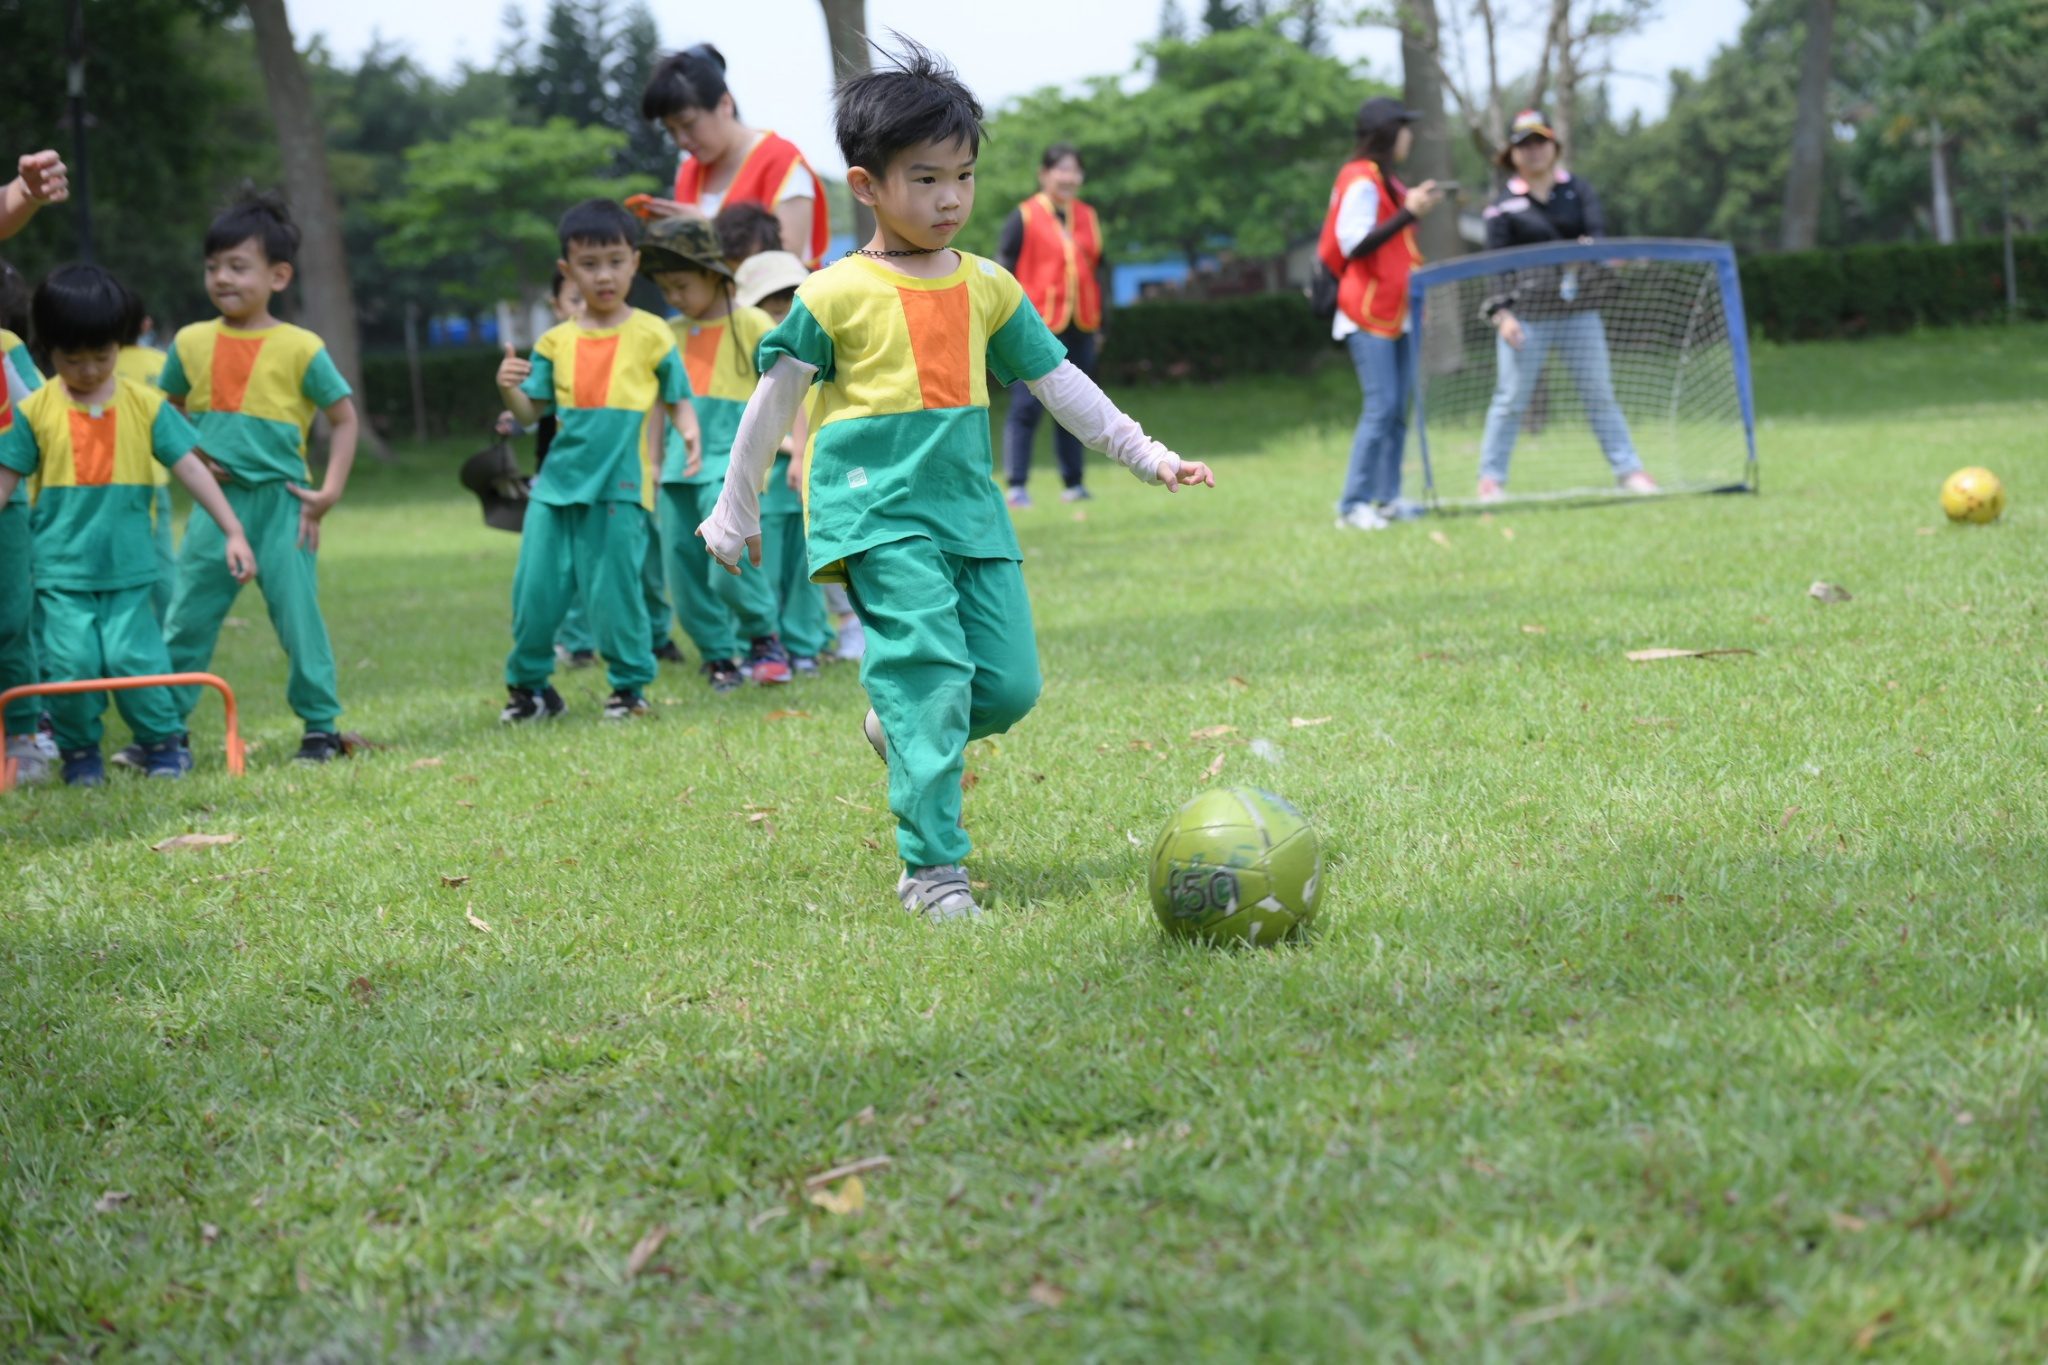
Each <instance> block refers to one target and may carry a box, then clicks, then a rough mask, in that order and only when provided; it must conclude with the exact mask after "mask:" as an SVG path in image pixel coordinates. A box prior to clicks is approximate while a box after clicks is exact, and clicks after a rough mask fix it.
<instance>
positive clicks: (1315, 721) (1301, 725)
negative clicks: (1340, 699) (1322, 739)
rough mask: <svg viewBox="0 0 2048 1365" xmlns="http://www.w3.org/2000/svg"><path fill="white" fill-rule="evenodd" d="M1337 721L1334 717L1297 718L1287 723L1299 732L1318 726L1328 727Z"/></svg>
mask: <svg viewBox="0 0 2048 1365" xmlns="http://www.w3.org/2000/svg"><path fill="white" fill-rule="evenodd" d="M1335 719H1336V717H1334V716H1296V717H1294V718H1293V719H1291V720H1289V721H1288V722H1287V723H1288V724H1289V725H1291V726H1293V727H1294V728H1295V729H1297V730H1307V729H1309V728H1311V727H1313V726H1317V725H1328V724H1329V723H1330V722H1331V721H1332V720H1335Z"/></svg>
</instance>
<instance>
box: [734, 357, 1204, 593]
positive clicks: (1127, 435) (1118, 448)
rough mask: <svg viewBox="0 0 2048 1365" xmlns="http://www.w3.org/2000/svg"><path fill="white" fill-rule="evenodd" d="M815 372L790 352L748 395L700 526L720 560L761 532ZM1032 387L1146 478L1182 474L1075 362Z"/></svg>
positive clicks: (1176, 460) (1086, 439)
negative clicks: (776, 471)
mask: <svg viewBox="0 0 2048 1365" xmlns="http://www.w3.org/2000/svg"><path fill="white" fill-rule="evenodd" d="M816 374H817V369H816V368H815V367H814V366H810V365H806V364H804V363H803V362H802V361H801V360H798V359H796V358H795V357H794V356H787V355H785V356H782V357H781V358H780V359H778V360H777V361H776V362H775V364H774V366H773V367H772V368H771V369H770V370H769V371H768V373H766V374H764V375H762V376H761V381H760V383H759V384H757V385H755V386H754V396H753V397H752V398H750V399H748V400H747V410H746V412H745V413H744V414H743V415H742V416H741V417H740V425H739V430H738V431H737V432H735V433H734V435H733V443H732V462H731V464H730V465H729V466H728V467H727V470H726V475H725V489H724V491H723V492H721V493H720V494H719V495H718V504H717V506H715V507H714V508H712V510H711V515H710V516H709V517H706V518H705V519H704V524H703V525H701V526H699V527H698V528H697V533H698V534H699V535H700V536H702V537H703V538H704V544H705V547H706V548H707V549H709V550H710V551H711V553H712V554H713V555H716V556H717V557H718V559H719V561H720V562H721V563H724V564H738V563H739V562H740V557H741V556H742V555H744V554H745V553H746V548H747V540H748V538H749V537H751V536H757V535H759V534H761V484H762V481H763V480H764V479H765V478H766V477H767V474H768V470H769V467H770V466H771V465H773V464H774V462H775V452H776V450H777V449H778V448H779V447H780V446H781V445H782V439H783V437H785V436H787V435H789V430H790V427H791V426H792V425H794V424H795V422H796V416H797V413H798V412H800V411H802V409H803V402H804V395H805V394H806V393H807V392H809V390H810V386H811V379H812V376H814V375H816ZM1025 387H1026V388H1028V389H1030V390H1031V395H1032V397H1034V398H1036V399H1037V400H1038V401H1039V402H1040V403H1042V404H1044V405H1045V410H1046V411H1047V412H1050V413H1051V414H1052V415H1053V420H1054V421H1056V422H1058V423H1059V424H1060V425H1061V426H1063V427H1065V428H1066V429H1067V430H1068V431H1070V432H1072V433H1073V434H1074V435H1075V436H1077V437H1078V438H1080V441H1081V444H1083V445H1085V446H1087V447H1088V448H1089V449H1090V450H1098V451H1101V452H1102V453H1103V454H1105V455H1107V456H1109V458H1111V459H1112V460H1115V461H1116V462H1117V463H1118V464H1120V465H1122V466H1124V468H1126V469H1128V470H1130V471H1131V473H1132V474H1134V475H1136V476H1137V478H1138V479H1139V480H1140V481H1141V482H1144V483H1165V482H1167V481H1168V480H1170V479H1175V478H1177V477H1178V476H1179V474H1180V466H1181V461H1180V457H1179V456H1177V455H1175V454H1174V453H1173V452H1172V451H1170V450H1168V449H1167V448H1166V447H1165V446H1163V445H1161V444H1160V443H1159V442H1157V441H1155V440H1153V439H1152V438H1151V437H1149V436H1147V435H1146V434H1145V431H1144V428H1142V427H1140V426H1139V425H1138V424H1137V422H1136V421H1135V420H1133V419H1132V418H1131V417H1129V416H1127V415H1126V414H1125V413H1123V412H1122V411H1120V410H1119V409H1118V408H1117V406H1116V404H1115V403H1112V402H1111V401H1110V400H1109V395H1108V394H1106V393H1104V392H1103V391H1102V390H1101V389H1100V388H1099V387H1097V385H1096V383H1095V381H1094V380H1092V379H1090V378H1089V377H1088V376H1087V375H1085V374H1083V373H1082V372H1081V370H1080V368H1079V367H1078V366H1076V365H1075V364H1074V363H1073V362H1072V361H1061V362H1060V364H1059V366H1058V367H1057V368H1056V369H1054V370H1053V371H1052V372H1051V373H1049V374H1047V375H1046V376H1044V377H1043V378H1041V379H1029V380H1026V381H1025Z"/></svg>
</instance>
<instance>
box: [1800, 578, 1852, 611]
mask: <svg viewBox="0 0 2048 1365" xmlns="http://www.w3.org/2000/svg"><path fill="white" fill-rule="evenodd" d="M1806 595H1807V596H1808V597H1811V598H1812V599H1813V600H1814V601H1816V602H1819V603H1821V604H1822V605H1823V606H1825V605H1829V604H1831V603H1835V602H1849V601H1853V600H1855V599H1854V598H1853V597H1852V596H1851V595H1850V592H1849V590H1848V589H1847V588H1844V587H1842V586H1840V585H1839V584H1835V583H1827V582H1823V581H1822V580H1821V579H1818V578H1816V579H1814V580H1813V586H1812V587H1810V588H1808V589H1807V590H1806Z"/></svg>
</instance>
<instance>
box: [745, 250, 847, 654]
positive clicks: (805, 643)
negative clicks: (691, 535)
mask: <svg viewBox="0 0 2048 1365" xmlns="http://www.w3.org/2000/svg"><path fill="white" fill-rule="evenodd" d="M726 212H728V213H729V212H731V210H730V209H728V210H726ZM721 216H723V215H721ZM810 273H811V272H810V271H809V270H807V269H806V268H805V267H804V263H803V262H802V261H800V260H798V259H797V258H796V256H795V255H794V254H792V253H790V252H787V251H764V252H761V253H760V254H758V255H754V256H749V257H747V259H746V260H744V261H742V262H741V263H740V267H739V273H738V275H737V276H736V277H735V279H734V290H733V293H734V297H735V298H737V299H738V300H739V302H740V305H741V306H742V307H746V308H756V307H757V308H759V309H760V310H761V311H762V312H763V313H765V314H767V315H768V317H769V318H770V319H771V320H772V321H774V322H777V323H780V322H781V321H782V320H783V319H784V318H786V317H788V316H789V310H790V308H791V306H792V305H794V304H795V302H796V289H797V286H798V285H800V284H802V283H803V282H804V277H805V276H807V275H809V274H810ZM809 435H810V433H809V429H808V427H807V426H806V424H805V422H804V419H803V418H802V417H798V418H797V424H796V430H794V431H792V432H791V433H790V434H789V436H788V437H786V438H785V439H784V440H783V442H782V445H781V447H780V448H779V449H778V450H777V452H776V456H775V465H774V467H773V468H772V469H771V470H769V472H768V486H767V487H766V488H763V489H762V490H761V554H762V556H763V558H764V567H765V568H766V569H767V573H768V581H769V582H770V583H771V584H773V585H774V587H775V599H776V603H777V606H778V610H779V612H780V621H781V626H782V643H783V645H784V647H785V648H787V649H788V650H789V656H790V658H789V666H790V669H791V671H792V672H794V673H795V674H796V675H797V676H798V677H805V676H809V675H812V674H815V673H816V672H817V671H818V657H819V656H820V655H821V654H823V653H824V652H825V650H826V649H827V647H829V646H830V645H831V644H832V622H831V620H830V619H829V618H828V617H827V616H826V615H825V593H824V589H823V588H821V587H819V585H817V584H816V583H813V582H812V581H811V569H810V558H809V554H810V551H809V547H808V545H807V544H806V543H805V538H804V482H803V479H804V446H805V445H806V444H807V442H808V439H809ZM857 627H858V623H857V622H856V628H857Z"/></svg>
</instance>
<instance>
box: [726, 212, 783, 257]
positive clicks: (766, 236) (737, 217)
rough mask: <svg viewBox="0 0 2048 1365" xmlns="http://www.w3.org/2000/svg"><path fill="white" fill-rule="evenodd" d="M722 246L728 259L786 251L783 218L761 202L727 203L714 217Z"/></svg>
mask: <svg viewBox="0 0 2048 1365" xmlns="http://www.w3.org/2000/svg"><path fill="white" fill-rule="evenodd" d="M711 226H712V229H713V230H714V231H715V232H717V233H718V249H719V251H721V252H723V253H724V255H725V259H727V260H728V261H744V260H745V259H747V257H749V256H758V255H760V254H761V253H762V252H764V251H780V250H782V249H783V248H782V220H781V219H779V218H777V217H776V216H775V215H774V214H772V213H770V212H769V211H768V210H767V209H765V208H763V207H761V206H760V205H759V204H727V205H726V206H725V207H724V208H722V209H720V210H719V211H718V216H717V217H716V218H713V219H712V220H711Z"/></svg>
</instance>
